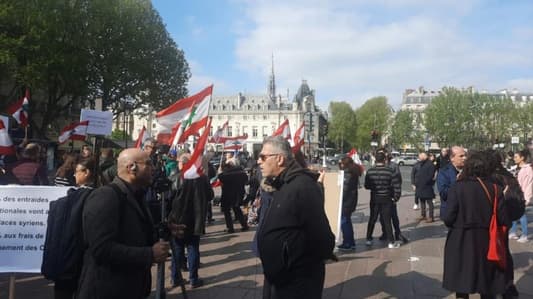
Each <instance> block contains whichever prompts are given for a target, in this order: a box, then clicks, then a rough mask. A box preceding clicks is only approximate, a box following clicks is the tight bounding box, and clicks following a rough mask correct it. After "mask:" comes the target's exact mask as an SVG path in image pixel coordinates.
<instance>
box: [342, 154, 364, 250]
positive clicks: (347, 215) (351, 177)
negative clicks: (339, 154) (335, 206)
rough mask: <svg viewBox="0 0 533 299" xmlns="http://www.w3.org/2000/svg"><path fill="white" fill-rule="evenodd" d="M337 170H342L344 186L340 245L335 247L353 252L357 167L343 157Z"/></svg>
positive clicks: (357, 181) (357, 179)
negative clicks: (353, 217) (353, 216)
mask: <svg viewBox="0 0 533 299" xmlns="http://www.w3.org/2000/svg"><path fill="white" fill-rule="evenodd" d="M339 169H340V170H344V184H343V189H342V213H341V231H342V244H340V245H339V246H337V248H338V249H339V250H354V249H355V239H354V230H353V223H352V214H353V212H355V209H356V208H357V200H358V188H359V177H360V176H361V173H360V172H359V167H358V166H357V165H356V164H355V163H354V161H353V160H352V158H350V157H344V158H342V159H341V161H340V162H339Z"/></svg>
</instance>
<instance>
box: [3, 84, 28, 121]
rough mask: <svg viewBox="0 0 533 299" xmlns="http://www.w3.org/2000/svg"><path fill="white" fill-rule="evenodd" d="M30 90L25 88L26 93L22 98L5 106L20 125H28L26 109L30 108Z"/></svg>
mask: <svg viewBox="0 0 533 299" xmlns="http://www.w3.org/2000/svg"><path fill="white" fill-rule="evenodd" d="M29 108H30V91H29V90H28V89H26V94H25V95H24V97H23V98H21V99H20V100H18V101H16V102H15V103H13V104H12V105H11V106H9V107H8V108H7V112H8V113H9V114H11V115H12V116H13V118H14V119H15V120H16V121H17V123H19V124H20V126H22V127H27V126H28V111H29V110H30V109H29Z"/></svg>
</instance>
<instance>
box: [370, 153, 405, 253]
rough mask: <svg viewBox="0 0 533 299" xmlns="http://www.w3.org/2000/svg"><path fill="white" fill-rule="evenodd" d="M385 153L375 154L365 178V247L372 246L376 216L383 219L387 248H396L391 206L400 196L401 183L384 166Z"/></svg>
mask: <svg viewBox="0 0 533 299" xmlns="http://www.w3.org/2000/svg"><path fill="white" fill-rule="evenodd" d="M385 158H386V157H385V153H383V152H377V153H376V166H375V167H373V168H371V169H369V170H368V171H367V173H366V176H365V188H366V189H369V190H370V218H369V219H368V228H367V231H366V245H368V246H371V245H372V239H373V238H372V234H373V232H374V226H375V225H376V221H377V219H378V215H380V216H381V218H382V219H383V224H384V226H385V234H386V235H387V239H388V240H389V248H398V247H399V243H396V242H395V241H394V236H393V234H392V226H391V209H392V207H391V206H392V204H393V202H395V201H398V200H399V199H400V196H401V183H400V181H399V178H398V176H395V175H394V172H393V170H392V169H391V168H389V167H387V165H386V164H385Z"/></svg>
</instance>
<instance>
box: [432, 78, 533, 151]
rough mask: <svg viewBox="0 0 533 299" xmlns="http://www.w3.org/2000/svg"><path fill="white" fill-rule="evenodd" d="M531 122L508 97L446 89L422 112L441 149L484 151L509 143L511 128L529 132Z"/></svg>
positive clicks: (529, 116)
mask: <svg viewBox="0 0 533 299" xmlns="http://www.w3.org/2000/svg"><path fill="white" fill-rule="evenodd" d="M523 109H524V111H527V107H526V108H523ZM531 121H532V117H531V114H529V115H526V114H523V112H522V108H519V107H518V106H516V105H515V104H514V103H513V102H512V100H511V99H510V98H506V99H501V98H496V97H491V96H488V95H485V94H479V93H473V92H465V91H461V90H458V89H455V88H445V89H444V90H443V93H442V95H440V96H438V97H436V98H435V99H433V101H432V103H431V104H430V105H429V106H428V108H427V109H426V110H425V119H424V125H425V127H426V128H427V130H428V131H429V133H430V135H431V136H432V138H433V140H434V141H436V142H438V143H439V145H440V146H450V145H463V146H465V147H468V148H476V149H484V148H487V147H490V146H492V144H494V143H497V142H498V143H499V142H507V143H510V139H511V135H512V134H513V132H512V130H511V128H513V127H514V128H515V131H523V132H524V131H527V130H528V128H529V130H530V128H531V127H530V125H529V124H530V123H531Z"/></svg>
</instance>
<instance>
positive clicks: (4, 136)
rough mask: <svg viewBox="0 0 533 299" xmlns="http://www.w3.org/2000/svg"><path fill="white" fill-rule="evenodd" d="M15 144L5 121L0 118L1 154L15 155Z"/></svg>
mask: <svg viewBox="0 0 533 299" xmlns="http://www.w3.org/2000/svg"><path fill="white" fill-rule="evenodd" d="M14 154H15V146H13V141H11V137H9V133H8V132H7V129H6V127H5V126H4V122H3V121H2V120H1V119H0V155H14Z"/></svg>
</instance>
